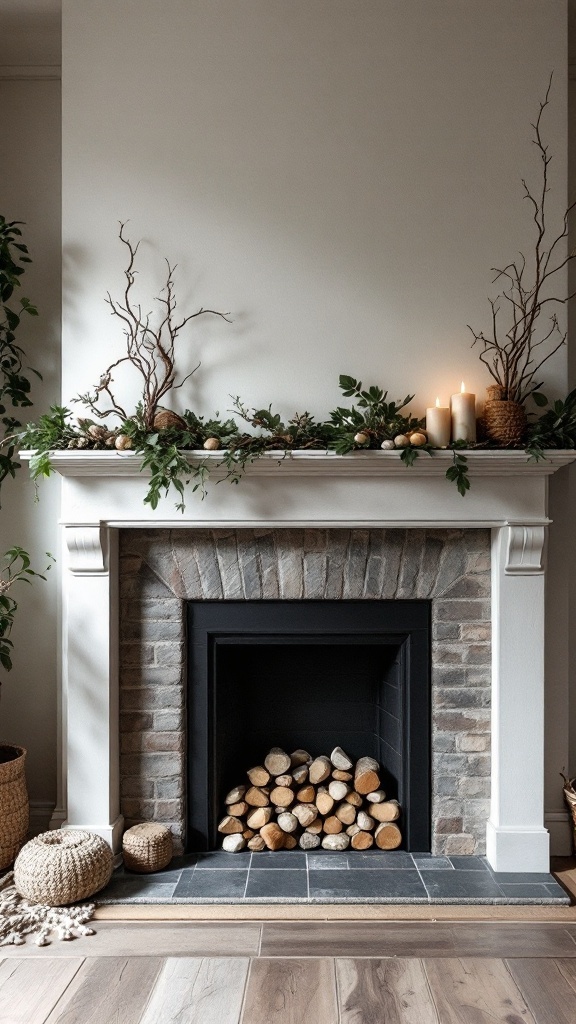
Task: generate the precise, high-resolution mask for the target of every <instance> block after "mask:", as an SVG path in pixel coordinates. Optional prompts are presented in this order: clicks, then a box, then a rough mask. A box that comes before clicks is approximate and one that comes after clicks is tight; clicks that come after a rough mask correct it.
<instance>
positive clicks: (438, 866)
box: [412, 853, 454, 871]
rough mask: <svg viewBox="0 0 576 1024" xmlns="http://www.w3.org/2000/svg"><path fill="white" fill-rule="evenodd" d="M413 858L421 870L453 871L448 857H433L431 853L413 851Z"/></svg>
mask: <svg viewBox="0 0 576 1024" xmlns="http://www.w3.org/2000/svg"><path fill="white" fill-rule="evenodd" d="M412 858H413V860H414V863H415V865H416V867H417V868H419V869H420V871H441V870H443V871H453V870H454V868H453V866H452V864H451V863H450V861H449V860H448V857H433V856H432V854H430V853H413V854H412Z"/></svg>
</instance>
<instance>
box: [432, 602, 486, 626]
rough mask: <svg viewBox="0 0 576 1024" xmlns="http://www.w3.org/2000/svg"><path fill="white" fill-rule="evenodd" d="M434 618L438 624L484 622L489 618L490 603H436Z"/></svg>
mask: <svg viewBox="0 0 576 1024" xmlns="http://www.w3.org/2000/svg"><path fill="white" fill-rule="evenodd" d="M436 618H437V619H438V621H440V622H484V621H487V620H489V618H490V601H487V600H477V601H476V600H473V601H460V600H450V601H445V600H442V601H438V604H437V606H436Z"/></svg>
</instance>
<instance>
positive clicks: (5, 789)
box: [0, 744, 29, 869]
mask: <svg viewBox="0 0 576 1024" xmlns="http://www.w3.org/2000/svg"><path fill="white" fill-rule="evenodd" d="M25 761H26V751H25V750H24V748H23V747H14V746H11V745H8V744H2V745H0V869H3V868H7V867H10V865H11V864H13V862H14V858H15V856H16V854H17V853H18V850H19V849H20V847H21V846H22V844H23V843H24V842H26V836H27V834H28V818H29V810H28V793H27V791H26V776H25V774H24V762H25Z"/></svg>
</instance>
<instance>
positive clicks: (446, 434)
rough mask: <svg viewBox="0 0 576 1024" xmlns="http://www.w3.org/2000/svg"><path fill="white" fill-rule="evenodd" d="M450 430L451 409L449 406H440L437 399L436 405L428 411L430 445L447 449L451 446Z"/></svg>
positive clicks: (427, 428) (427, 423) (427, 421)
mask: <svg viewBox="0 0 576 1024" xmlns="http://www.w3.org/2000/svg"><path fill="white" fill-rule="evenodd" d="M450 428H451V418H450V409H449V408H448V406H447V405H440V399H439V398H437V399H436V405H435V406H432V407H431V408H430V409H426V433H427V434H428V440H429V442H430V444H431V445H433V447H434V448H446V447H447V445H449V444H450Z"/></svg>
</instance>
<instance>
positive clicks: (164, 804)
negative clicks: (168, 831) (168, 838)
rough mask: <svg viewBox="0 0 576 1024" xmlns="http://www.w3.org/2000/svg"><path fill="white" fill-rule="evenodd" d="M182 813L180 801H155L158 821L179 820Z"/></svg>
mask: <svg viewBox="0 0 576 1024" xmlns="http://www.w3.org/2000/svg"><path fill="white" fill-rule="evenodd" d="M183 813H184V806H183V802H182V800H157V801H156V814H157V816H158V820H159V821H171V820H172V819H174V820H180V819H181V817H182V815H183Z"/></svg>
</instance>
